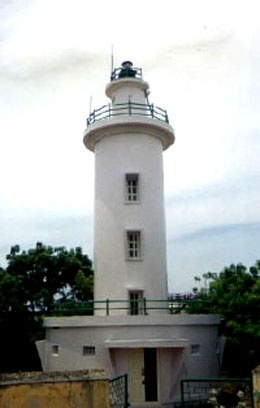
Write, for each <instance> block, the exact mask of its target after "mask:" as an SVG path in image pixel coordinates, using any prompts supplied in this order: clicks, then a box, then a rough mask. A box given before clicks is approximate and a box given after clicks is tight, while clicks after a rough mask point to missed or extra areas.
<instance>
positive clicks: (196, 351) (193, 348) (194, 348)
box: [190, 344, 200, 354]
mask: <svg viewBox="0 0 260 408" xmlns="http://www.w3.org/2000/svg"><path fill="white" fill-rule="evenodd" d="M190 352H191V354H200V345H199V344H191V346H190Z"/></svg>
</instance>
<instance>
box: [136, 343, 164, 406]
mask: <svg viewBox="0 0 260 408" xmlns="http://www.w3.org/2000/svg"><path fill="white" fill-rule="evenodd" d="M157 383H158V381H157V350H156V348H144V349H141V348H140V349H131V350H130V395H131V401H132V402H134V403H142V402H152V401H153V402H156V401H158V386H157Z"/></svg>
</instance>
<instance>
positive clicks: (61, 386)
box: [0, 370, 109, 408]
mask: <svg viewBox="0 0 260 408" xmlns="http://www.w3.org/2000/svg"><path fill="white" fill-rule="evenodd" d="M0 407H1V408H14V407H19V408H46V407H48V408H83V407H84V408H109V382H108V379H107V378H106V376H105V373H104V371H102V370H93V371H92V370H91V371H78V372H64V373H57V372H56V373H55V372H52V373H48V372H45V373H18V374H2V375H0Z"/></svg>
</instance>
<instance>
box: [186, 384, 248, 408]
mask: <svg viewBox="0 0 260 408" xmlns="http://www.w3.org/2000/svg"><path fill="white" fill-rule="evenodd" d="M180 386H181V389H180V391H181V404H180V406H181V408H191V407H192V408H196V407H198V408H203V407H205V408H206V407H207V408H209V407H215V408H219V407H231V406H232V407H238V408H242V407H247V408H253V406H254V402H253V388H252V380H251V378H219V377H218V378H183V379H182V380H181V384H180Z"/></svg>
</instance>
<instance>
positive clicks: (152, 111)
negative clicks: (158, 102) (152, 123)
mask: <svg viewBox="0 0 260 408" xmlns="http://www.w3.org/2000/svg"><path fill="white" fill-rule="evenodd" d="M150 106H151V115H152V118H153V117H154V105H153V103H152V104H151V105H150Z"/></svg>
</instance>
